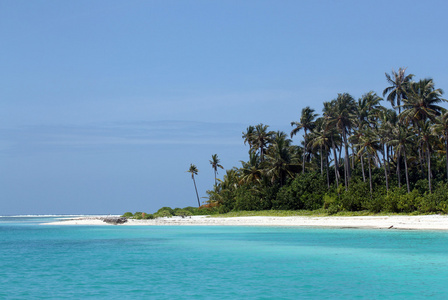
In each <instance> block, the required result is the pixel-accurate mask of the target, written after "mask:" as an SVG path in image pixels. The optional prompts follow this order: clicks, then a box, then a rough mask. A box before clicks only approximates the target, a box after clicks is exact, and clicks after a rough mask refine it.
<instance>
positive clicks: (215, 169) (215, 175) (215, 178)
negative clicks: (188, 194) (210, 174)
mask: <svg viewBox="0 0 448 300" xmlns="http://www.w3.org/2000/svg"><path fill="white" fill-rule="evenodd" d="M214 171H215V186H216V169H214Z"/></svg>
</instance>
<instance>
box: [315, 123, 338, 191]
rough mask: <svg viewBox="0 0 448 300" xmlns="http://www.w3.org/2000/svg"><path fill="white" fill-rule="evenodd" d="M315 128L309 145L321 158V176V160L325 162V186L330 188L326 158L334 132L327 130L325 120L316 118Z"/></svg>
mask: <svg viewBox="0 0 448 300" xmlns="http://www.w3.org/2000/svg"><path fill="white" fill-rule="evenodd" d="M316 125H317V126H316V128H315V130H314V132H313V135H312V136H311V137H310V141H309V144H310V145H311V148H317V147H318V148H319V149H320V157H321V174H322V173H323V166H322V165H323V160H325V164H326V170H327V172H326V173H327V186H328V188H330V174H329V166H328V156H329V152H330V149H331V137H332V135H334V130H331V129H330V128H328V126H327V124H326V120H325V118H323V117H322V118H318V119H317V120H316Z"/></svg>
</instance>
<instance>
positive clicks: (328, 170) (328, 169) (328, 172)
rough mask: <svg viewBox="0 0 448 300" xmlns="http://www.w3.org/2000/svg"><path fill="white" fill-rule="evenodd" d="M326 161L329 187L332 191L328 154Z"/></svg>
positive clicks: (326, 154)
mask: <svg viewBox="0 0 448 300" xmlns="http://www.w3.org/2000/svg"><path fill="white" fill-rule="evenodd" d="M325 161H326V166H327V186H328V189H330V168H329V166H328V153H325Z"/></svg>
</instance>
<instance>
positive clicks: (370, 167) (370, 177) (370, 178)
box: [369, 154, 373, 195]
mask: <svg viewBox="0 0 448 300" xmlns="http://www.w3.org/2000/svg"><path fill="white" fill-rule="evenodd" d="M370 160H371V157H370V154H369V184H370V195H372V190H373V188H372V166H371V161H370Z"/></svg>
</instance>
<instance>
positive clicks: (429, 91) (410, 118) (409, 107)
mask: <svg viewBox="0 0 448 300" xmlns="http://www.w3.org/2000/svg"><path fill="white" fill-rule="evenodd" d="M442 95H443V90H442V89H436V88H435V87H434V82H433V80H432V79H428V78H427V79H422V80H420V81H419V82H412V83H411V84H410V85H409V89H408V92H407V98H406V99H403V105H401V107H402V108H403V109H404V110H403V112H402V113H401V114H400V115H399V117H400V120H402V121H405V122H406V123H407V124H409V123H410V122H411V123H413V124H414V125H415V124H417V123H419V122H420V121H426V120H427V119H430V120H431V121H434V120H435V117H436V116H438V115H440V114H441V112H442V110H443V108H442V107H441V106H439V105H438V104H439V103H441V102H444V101H446V100H445V99H442Z"/></svg>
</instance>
